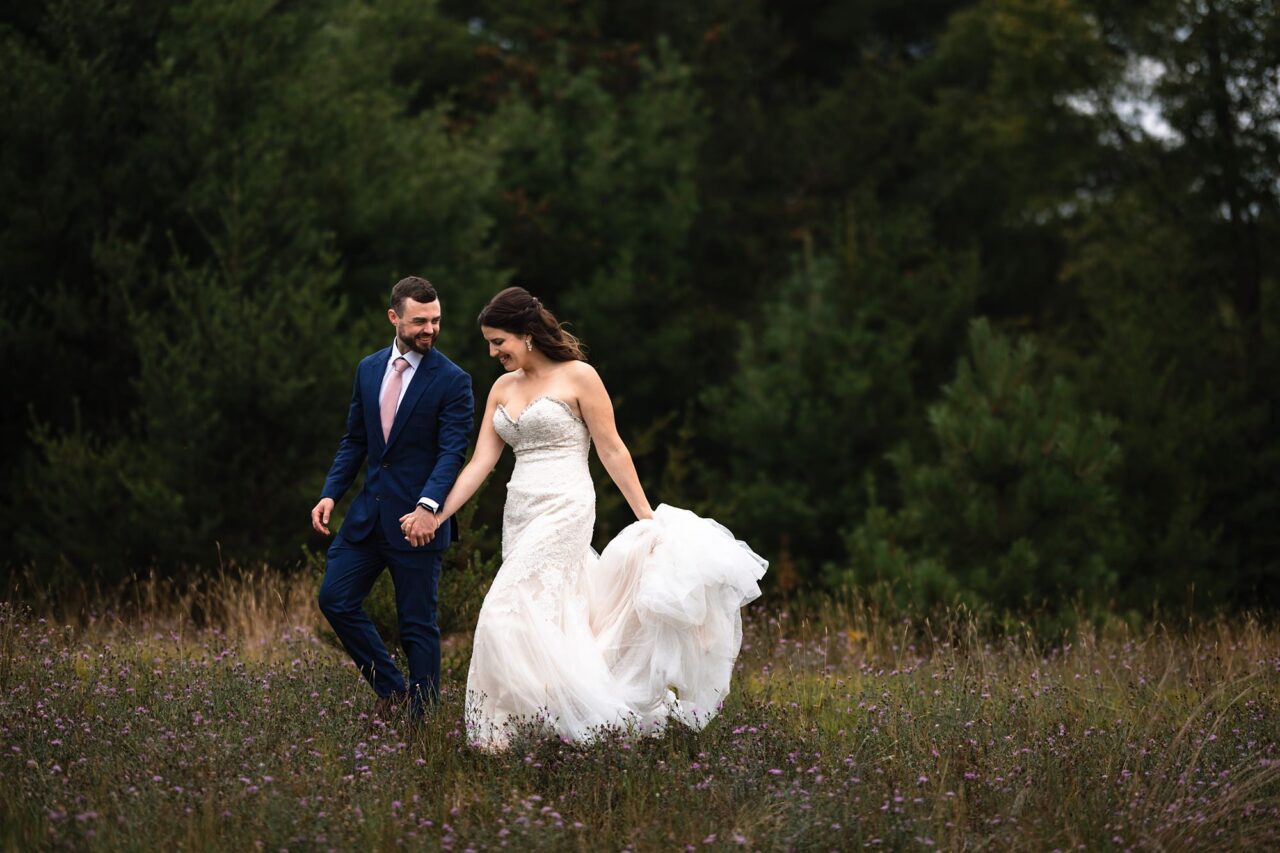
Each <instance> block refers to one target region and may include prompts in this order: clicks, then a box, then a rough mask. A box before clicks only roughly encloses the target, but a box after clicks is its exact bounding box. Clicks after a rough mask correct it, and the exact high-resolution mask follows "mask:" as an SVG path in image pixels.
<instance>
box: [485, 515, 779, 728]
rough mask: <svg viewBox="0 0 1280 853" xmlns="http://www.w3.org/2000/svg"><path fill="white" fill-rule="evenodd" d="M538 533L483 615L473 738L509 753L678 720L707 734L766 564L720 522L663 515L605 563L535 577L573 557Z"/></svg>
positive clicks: (583, 552) (549, 532) (628, 536)
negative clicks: (538, 741) (540, 738)
mask: <svg viewBox="0 0 1280 853" xmlns="http://www.w3.org/2000/svg"><path fill="white" fill-rule="evenodd" d="M531 527H532V528H534V529H531V531H530V534H528V535H525V536H522V539H521V541H519V542H517V543H515V544H514V546H513V549H512V553H509V554H507V555H506V559H505V560H504V563H503V567H502V569H501V570H499V573H498V577H497V578H496V579H495V581H494V585H493V588H491V590H490V593H489V595H488V596H486V600H485V603H484V606H483V607H482V608H481V612H480V618H479V622H478V624H477V627H476V634H475V642H474V645H473V650H472V657H471V667H470V671H469V673H468V678H467V711H466V718H467V719H466V722H467V734H468V737H469V738H470V740H471V741H472V742H473V743H475V744H476V745H478V746H480V747H482V748H489V749H501V748H504V747H505V746H506V745H507V744H508V742H509V741H510V738H511V737H512V736H513V735H514V734H515V733H516V732H517V731H519V730H522V729H533V730H537V731H542V732H545V733H547V734H551V735H554V736H559V737H563V738H566V739H568V740H572V741H589V740H592V739H594V738H596V737H598V736H600V735H602V734H604V733H606V732H608V731H615V730H617V729H620V728H621V729H624V730H626V731H629V732H635V733H651V732H657V731H661V730H662V729H663V728H664V727H665V726H666V725H667V723H668V721H669V720H672V719H675V720H679V721H680V722H681V723H683V724H685V725H687V726H690V727H692V728H694V729H701V728H702V727H703V726H705V725H706V724H707V722H709V721H710V720H711V718H712V717H714V716H715V714H716V713H717V711H718V710H719V708H720V706H721V704H722V703H723V702H724V700H725V697H726V696H728V694H729V682H730V678H731V675H732V672H733V665H734V661H735V659H736V658H737V656H738V651H739V649H740V648H741V645H742V618H741V612H740V611H741V608H742V606H743V605H744V604H746V603H748V602H750V601H752V600H754V599H755V598H757V597H758V596H759V595H760V587H759V584H758V582H759V580H760V578H761V577H763V576H764V573H765V570H766V569H767V567H768V563H767V562H766V561H765V560H763V559H761V558H760V557H759V556H758V555H757V554H755V553H754V552H753V551H752V550H751V549H750V548H749V547H748V546H747V545H746V544H745V543H744V542H741V541H738V540H736V539H734V537H733V535H732V534H731V533H730V532H729V531H728V530H727V529H725V528H724V527H723V526H721V525H720V524H717V523H716V522H715V521H712V520H710V519H705V518H700V517H699V516H697V515H694V514H693V513H691V512H689V511H687V510H682V509H677V508H675V507H671V506H666V505H662V506H660V507H658V509H657V510H656V511H655V513H654V517H653V518H652V519H646V520H644V521H637V522H635V523H634V524H631V525H630V526H628V527H627V528H625V529H624V530H622V531H621V532H620V533H619V534H618V535H617V536H616V537H615V538H614V539H613V541H612V542H610V543H609V545H608V547H606V548H605V550H604V553H602V554H600V555H599V556H597V555H596V554H595V553H594V552H593V551H592V550H591V549H590V547H589V546H584V547H582V548H580V549H577V553H576V554H575V555H573V556H572V557H571V558H569V559H567V560H566V559H564V557H563V556H561V557H560V560H559V563H560V564H559V565H556V566H547V565H541V566H539V567H538V570H537V571H530V570H529V567H530V566H531V565H532V563H531V562H530V561H531V560H536V557H537V554H539V553H541V554H545V553H557V554H559V555H563V545H564V542H563V540H554V539H551V538H547V537H555V535H556V531H555V525H549V526H547V527H546V528H544V529H543V530H542V531H541V533H538V532H537V530H536V526H531ZM543 538H547V541H545V542H541V543H540V542H539V540H540V539H543ZM540 544H541V545H543V546H545V547H544V548H542V549H539V545H540ZM504 573H507V576H508V577H510V578H515V579H516V581H515V582H514V583H512V582H507V581H505V579H504Z"/></svg>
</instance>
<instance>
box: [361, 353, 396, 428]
mask: <svg viewBox="0 0 1280 853" xmlns="http://www.w3.org/2000/svg"><path fill="white" fill-rule="evenodd" d="M390 358H391V347H387V348H386V349H384V350H382V351H381V352H379V353H378V357H377V358H375V359H373V360H372V361H371V362H369V369H368V370H366V371H365V373H364V378H363V380H362V382H363V387H362V388H361V392H362V393H363V394H364V399H365V404H364V420H365V429H366V432H367V434H368V435H370V436H372V438H371V439H370V440H371V441H372V442H375V443H376V444H377V445H378V446H379V447H385V446H386V442H385V441H384V440H383V438H382V407H381V405H380V402H379V400H378V392H379V391H381V390H382V377H383V376H385V375H386V373H387V361H388V360H389V359H390Z"/></svg>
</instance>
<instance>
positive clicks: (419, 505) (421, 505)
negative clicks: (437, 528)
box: [418, 501, 439, 515]
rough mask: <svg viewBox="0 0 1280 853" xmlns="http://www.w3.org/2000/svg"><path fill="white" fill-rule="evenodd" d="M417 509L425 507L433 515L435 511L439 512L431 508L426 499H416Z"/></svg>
mask: <svg viewBox="0 0 1280 853" xmlns="http://www.w3.org/2000/svg"><path fill="white" fill-rule="evenodd" d="M418 509H425V510H426V511H427V512H429V513H431V514H432V515H435V514H436V513H437V512H439V510H435V509H432V508H431V504H429V503H427V502H426V501H418Z"/></svg>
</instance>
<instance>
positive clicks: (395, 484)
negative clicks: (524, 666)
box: [320, 347, 475, 711]
mask: <svg viewBox="0 0 1280 853" xmlns="http://www.w3.org/2000/svg"><path fill="white" fill-rule="evenodd" d="M392 350H393V347H387V348H386V349H384V350H379V351H378V352H376V353H374V354H373V355H370V356H368V357H366V358H365V359H364V360H363V361H361V362H360V366H359V367H357V368H356V380H355V387H354V389H353V390H352V393H351V408H350V410H349V411H348V413H347V432H346V435H344V436H343V437H342V441H341V442H340V444H339V445H338V452H337V455H336V456H335V457H334V460H333V466H332V467H331V468H330V469H329V476H328V477H327V478H326V479H325V483H324V490H323V491H322V492H321V497H326V498H333V500H334V503H337V502H338V501H340V500H341V499H342V496H343V495H344V494H345V493H346V491H347V489H349V488H350V487H351V484H352V483H353V482H354V481H355V478H356V474H357V473H358V472H359V470H360V466H361V465H362V464H365V465H366V467H365V475H364V489H363V490H361V492H360V494H359V495H357V496H356V499H355V501H353V502H352V504H351V508H350V509H349V510H348V511H347V515H346V518H345V519H344V521H343V523H342V529H341V530H339V531H338V535H337V537H336V538H335V539H334V541H333V545H332V546H330V548H329V554H328V561H327V563H326V565H325V576H324V582H323V583H322V584H321V585H320V609H321V610H322V611H323V612H324V614H325V617H326V618H328V620H329V624H330V625H332V626H333V630H334V631H335V632H337V634H338V638H339V639H340V640H341V641H342V645H343V646H344V647H345V648H346V650H347V652H348V654H350V655H351V658H352V660H354V661H355V662H356V666H358V667H359V668H360V672H361V674H363V675H364V677H365V678H366V679H368V681H369V683H370V684H371V685H372V686H373V689H374V691H375V692H376V693H377V694H378V695H379V696H382V697H391V696H396V697H403V696H406V695H407V696H408V697H409V698H410V699H411V703H412V704H411V707H412V708H413V710H415V711H420V710H421V706H422V703H423V702H424V701H425V702H431V701H434V700H435V698H436V696H437V695H438V691H439V684H440V627H439V625H438V624H437V622H436V590H437V587H438V584H439V581H440V562H441V557H442V555H443V552H444V549H445V548H447V547H448V546H449V543H450V542H451V541H452V540H454V539H456V538H457V537H458V530H457V525H456V523H455V522H454V520H453V519H449V521H448V522H446V523H445V524H444V525H442V526H441V527H440V529H439V530H437V531H436V535H435V538H433V539H432V540H431V541H430V542H429V543H427V544H426V545H423V546H421V547H414V546H413V545H411V544H409V542H408V541H407V540H406V539H405V538H404V533H403V532H401V530H400V516H402V515H404V514H405V513H407V512H411V511H412V510H413V509H414V507H415V506H416V505H417V503H418V499H419V498H430V499H431V500H433V501H435V503H436V505H437V506H444V499H445V496H446V495H448V493H449V489H451V488H453V481H454V480H455V479H457V476H458V471H459V470H460V469H461V468H462V463H463V461H464V460H465V458H466V452H467V438H468V436H469V435H470V434H471V426H472V420H473V416H474V413H475V400H474V398H473V396H472V393H471V377H470V376H468V375H467V374H466V372H465V371H463V370H462V368H460V367H458V366H457V365H456V364H454V363H453V362H452V361H450V360H449V359H448V358H446V357H445V356H444V355H443V354H442V353H440V352H439V351H438V350H436V349H434V348H433V349H431V350H430V351H429V352H427V353H426V355H424V356H423V357H422V360H421V361H420V362H419V363H418V366H417V368H415V369H414V371H413V373H412V375H411V378H410V379H409V386H408V388H407V389H406V390H405V392H404V397H403V398H402V399H401V401H400V405H399V407H398V408H397V409H396V417H395V421H394V423H393V424H392V427H391V433H390V435H389V436H388V438H387V440H386V441H384V440H383V438H382V420H381V409H380V407H379V405H378V392H379V390H380V388H381V386H382V379H383V376H384V375H385V373H386V369H387V362H388V360H389V359H390V358H391V354H392ZM383 568H389V569H390V570H391V579H392V581H393V582H394V584H395V591H396V614H397V616H398V618H399V625H400V642H401V645H403V646H404V651H405V656H406V658H407V659H408V663H409V679H410V680H409V684H408V685H406V684H405V680H404V677H403V676H402V675H401V674H400V672H399V670H397V669H396V667H395V665H394V664H393V663H392V662H391V656H390V655H389V654H388V653H387V648H386V645H385V644H384V643H383V642H382V639H381V638H380V637H379V636H378V632H377V629H375V628H374V625H373V622H372V621H371V620H370V619H369V616H368V614H367V613H365V611H364V600H365V598H366V597H367V596H368V594H369V590H370V589H372V588H373V584H374V581H376V580H377V578H378V575H380V574H381V573H382V570H383Z"/></svg>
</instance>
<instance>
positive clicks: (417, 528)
mask: <svg viewBox="0 0 1280 853" xmlns="http://www.w3.org/2000/svg"><path fill="white" fill-rule="evenodd" d="M439 526H440V521H439V519H437V518H436V514H435V513H434V512H431V511H430V510H428V509H426V508H424V507H422V506H419V507H418V508H417V509H415V510H414V511H413V512H409V513H405V514H404V515H402V516H400V529H401V530H403V531H404V538H405V539H407V540H409V544H410V545H412V546H413V547H415V548H418V547H421V546H423V545H426V544H427V543H428V542H430V541H431V540H432V539H434V538H435V537H436V528H437V527H439Z"/></svg>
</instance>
